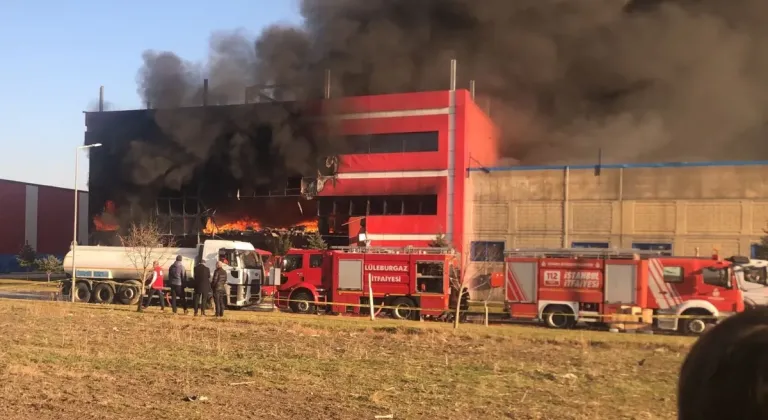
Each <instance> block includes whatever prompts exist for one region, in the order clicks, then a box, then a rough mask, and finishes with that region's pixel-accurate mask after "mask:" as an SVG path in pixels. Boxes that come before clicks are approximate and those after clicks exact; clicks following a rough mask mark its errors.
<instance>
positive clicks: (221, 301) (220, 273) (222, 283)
mask: <svg viewBox="0 0 768 420" xmlns="http://www.w3.org/2000/svg"><path fill="white" fill-rule="evenodd" d="M211 286H212V287H213V296H214V300H215V303H216V316H217V317H223V316H224V305H226V304H227V272H226V271H224V268H223V266H222V263H221V261H217V262H216V270H215V271H214V272H213V281H212V282H211Z"/></svg>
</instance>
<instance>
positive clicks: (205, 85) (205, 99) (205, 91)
mask: <svg viewBox="0 0 768 420" xmlns="http://www.w3.org/2000/svg"><path fill="white" fill-rule="evenodd" d="M203 106H208V79H203Z"/></svg>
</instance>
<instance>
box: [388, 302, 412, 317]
mask: <svg viewBox="0 0 768 420" xmlns="http://www.w3.org/2000/svg"><path fill="white" fill-rule="evenodd" d="M392 306H394V308H392V309H391V310H390V314H392V318H395V319H415V317H416V311H415V310H414V308H415V307H416V305H415V304H414V303H413V301H412V300H411V299H409V298H407V297H399V298H397V299H395V300H394V301H393V302H392Z"/></svg>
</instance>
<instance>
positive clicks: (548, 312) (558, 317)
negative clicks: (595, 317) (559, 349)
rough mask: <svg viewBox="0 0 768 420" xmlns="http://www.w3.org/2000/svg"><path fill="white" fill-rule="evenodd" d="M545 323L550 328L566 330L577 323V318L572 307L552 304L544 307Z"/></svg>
mask: <svg viewBox="0 0 768 420" xmlns="http://www.w3.org/2000/svg"><path fill="white" fill-rule="evenodd" d="M544 323H545V324H546V325H547V327H549V328H553V329H558V330H565V329H569V328H573V326H574V325H576V318H575V317H574V316H573V311H572V310H571V308H569V307H567V306H562V305H552V306H547V307H546V308H544Z"/></svg>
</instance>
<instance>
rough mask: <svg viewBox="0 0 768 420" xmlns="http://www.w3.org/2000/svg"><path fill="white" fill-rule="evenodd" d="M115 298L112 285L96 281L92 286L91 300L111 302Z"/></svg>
mask: <svg viewBox="0 0 768 420" xmlns="http://www.w3.org/2000/svg"><path fill="white" fill-rule="evenodd" d="M114 298H115V291H114V289H112V285H111V284H108V283H98V284H97V285H96V286H94V288H93V301H94V302H96V303H112V300H113V299H114Z"/></svg>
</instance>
